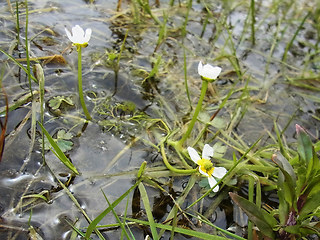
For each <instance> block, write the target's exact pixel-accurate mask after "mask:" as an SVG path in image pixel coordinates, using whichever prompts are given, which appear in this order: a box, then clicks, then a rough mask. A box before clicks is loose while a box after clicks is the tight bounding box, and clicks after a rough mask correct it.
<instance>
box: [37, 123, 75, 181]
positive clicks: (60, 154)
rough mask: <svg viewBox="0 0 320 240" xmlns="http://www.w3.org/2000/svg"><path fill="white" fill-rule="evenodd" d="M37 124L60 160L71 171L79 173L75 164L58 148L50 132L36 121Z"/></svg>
mask: <svg viewBox="0 0 320 240" xmlns="http://www.w3.org/2000/svg"><path fill="white" fill-rule="evenodd" d="M38 124H39V126H40V127H41V129H42V132H43V133H44V134H45V136H46V137H47V139H48V141H49V142H50V144H51V147H52V148H51V151H52V152H53V153H54V154H55V155H56V156H57V157H58V158H59V159H60V161H61V162H62V163H63V164H64V165H65V166H66V167H67V168H69V169H70V170H71V171H73V172H74V173H75V174H77V175H78V174H79V172H78V170H77V169H76V168H75V166H74V165H73V164H72V163H71V161H70V160H69V159H68V158H67V157H66V155H64V153H63V151H62V150H61V149H60V147H59V146H58V144H57V143H56V142H55V141H54V140H53V138H52V137H51V136H50V134H49V133H48V132H47V130H46V129H45V128H44V127H43V125H42V124H41V123H40V122H38Z"/></svg>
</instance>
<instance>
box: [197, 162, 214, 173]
mask: <svg viewBox="0 0 320 240" xmlns="http://www.w3.org/2000/svg"><path fill="white" fill-rule="evenodd" d="M197 164H198V165H199V168H200V169H201V170H202V171H203V172H205V173H207V174H208V175H209V176H211V175H212V173H213V170H214V167H213V164H212V162H211V161H210V160H208V159H204V158H202V159H200V160H198V162H197Z"/></svg>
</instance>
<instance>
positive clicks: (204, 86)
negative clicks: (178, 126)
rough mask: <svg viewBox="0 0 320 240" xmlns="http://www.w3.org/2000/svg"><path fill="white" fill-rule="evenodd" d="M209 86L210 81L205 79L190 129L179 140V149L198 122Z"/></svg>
mask: <svg viewBox="0 0 320 240" xmlns="http://www.w3.org/2000/svg"><path fill="white" fill-rule="evenodd" d="M207 88H208V81H205V80H202V87H201V94H200V98H199V101H198V104H197V107H196V109H195V111H194V114H193V117H192V120H191V122H190V124H189V126H188V129H187V131H186V132H185V134H184V135H183V136H182V138H181V139H180V140H179V141H178V142H177V149H179V148H181V147H182V145H183V143H184V142H185V141H186V140H187V138H188V137H189V135H190V133H191V131H192V129H193V126H194V124H195V123H196V121H197V117H198V115H199V112H200V110H201V107H202V102H203V99H204V97H205V95H206V92H207Z"/></svg>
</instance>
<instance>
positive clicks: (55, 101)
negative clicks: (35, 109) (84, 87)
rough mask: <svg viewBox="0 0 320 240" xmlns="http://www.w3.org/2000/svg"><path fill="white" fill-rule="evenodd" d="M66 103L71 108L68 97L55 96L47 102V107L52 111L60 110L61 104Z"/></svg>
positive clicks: (70, 101) (71, 103) (71, 102)
mask: <svg viewBox="0 0 320 240" xmlns="http://www.w3.org/2000/svg"><path fill="white" fill-rule="evenodd" d="M63 103H66V104H68V105H70V106H73V105H74V103H73V101H72V99H71V98H70V97H65V96H56V97H53V98H52V99H50V100H49V107H51V108H52V109H53V110H56V109H58V108H60V106H61V104H63Z"/></svg>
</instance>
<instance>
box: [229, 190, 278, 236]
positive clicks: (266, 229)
mask: <svg viewBox="0 0 320 240" xmlns="http://www.w3.org/2000/svg"><path fill="white" fill-rule="evenodd" d="M229 195H230V197H231V198H232V200H233V201H234V202H235V203H236V204H237V205H238V206H239V207H241V209H242V210H243V211H244V212H245V213H246V214H247V216H248V217H249V219H250V220H251V221H252V222H253V223H254V224H255V225H256V226H257V227H258V228H259V230H260V231H261V232H262V234H264V235H266V236H267V237H269V238H271V239H274V232H273V227H274V226H275V225H277V224H278V222H277V220H276V219H275V218H274V217H273V216H271V215H270V214H268V213H267V212H266V211H265V210H263V209H261V208H258V206H257V205H256V204H254V203H252V202H250V201H249V200H247V199H245V198H243V197H240V196H239V195H237V194H235V193H229Z"/></svg>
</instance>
